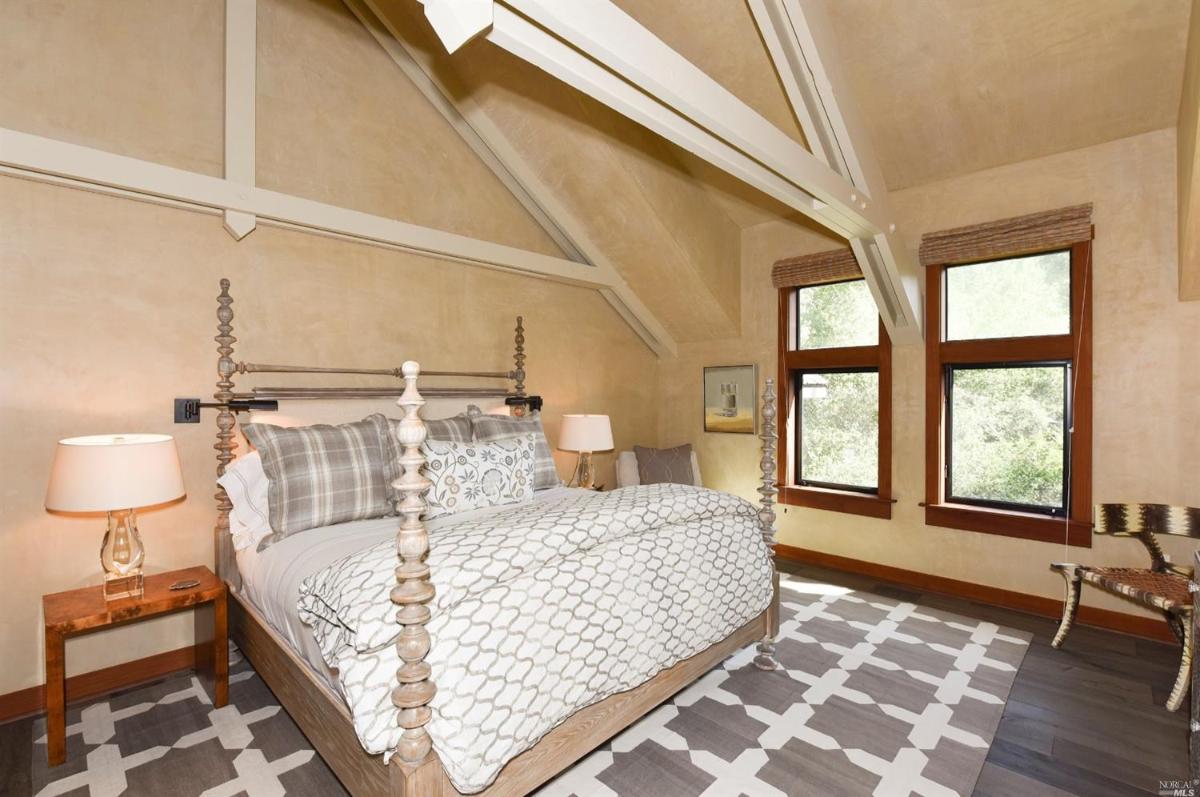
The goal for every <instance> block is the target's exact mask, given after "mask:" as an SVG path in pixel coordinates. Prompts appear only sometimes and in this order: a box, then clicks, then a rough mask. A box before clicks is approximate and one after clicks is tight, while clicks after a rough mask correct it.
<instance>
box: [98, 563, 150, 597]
mask: <svg viewBox="0 0 1200 797" xmlns="http://www.w3.org/2000/svg"><path fill="white" fill-rule="evenodd" d="M143 587H144V582H143V578H142V571H141V570H138V571H137V572H136V573H126V574H125V575H119V574H117V573H105V574H104V600H106V601H114V600H117V599H118V598H140V597H141V596H142V593H143V591H144V590H143Z"/></svg>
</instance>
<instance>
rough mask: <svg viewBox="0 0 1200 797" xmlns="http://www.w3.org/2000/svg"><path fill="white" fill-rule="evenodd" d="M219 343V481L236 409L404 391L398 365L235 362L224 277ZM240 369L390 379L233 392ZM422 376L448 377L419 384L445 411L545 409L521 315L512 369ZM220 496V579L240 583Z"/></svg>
mask: <svg viewBox="0 0 1200 797" xmlns="http://www.w3.org/2000/svg"><path fill="white" fill-rule="evenodd" d="M214 340H216V342H217V389H216V392H215V393H214V394H213V397H214V398H215V399H216V409H217V442H216V444H215V445H214V446H213V448H214V449H216V452H217V477H218V478H219V477H220V476H221V475H222V474H224V473H225V468H226V467H227V466H228V465H229V463H231V462H232V461H233V460H234V452H235V451H236V450H237V449H238V448H239V447H240V446H242V445H244V443H243V442H240V438H241V435H240V434H239V433H238V430H237V425H238V420H237V412H238V411H240V410H243V409H247V408H248V407H251V406H253V403H254V402H278V403H280V404H281V405H282V404H284V403H286V404H287V405H288V407H289V410H288V412H290V411H291V410H290V408H291V407H292V406H293V405H294V403H299V402H304V403H305V404H306V405H309V406H312V407H313V408H314V409H317V408H320V407H322V406H323V405H326V406H327V405H328V404H329V402H334V401H343V400H347V399H349V400H355V401H360V402H361V401H369V400H372V399H374V400H376V401H385V400H387V401H388V402H389V408H390V409H393V410H394V409H395V401H396V399H398V398H399V397H400V396H401V395H402V394H403V393H404V388H405V383H404V373H403V372H402V369H401V368H400V367H395V368H340V367H328V366H319V365H271V364H265V363H254V362H242V361H237V360H234V358H233V344H234V343H236V342H237V338H236V337H234V335H233V297H232V296H230V293H229V280H228V279H222V280H221V292H220V293H219V294H218V295H217V335H216V337H215V338H214ZM242 374H309V375H312V374H345V375H359V376H374V377H380V378H383V379H386V380H388V382H389V383H388V384H384V385H380V386H364V385H349V386H344V387H339V386H333V387H329V386H320V387H314V386H311V385H307V386H306V385H302V384H296V385H286V384H284V385H271V386H265V387H264V386H258V387H252V388H250V389H249V390H244V391H240V392H239V391H237V390H235V387H236V386H235V384H234V379H235V377H236V376H238V375H242ZM421 376H422V378H424V377H443V378H447V379H449V380H450V381H449V383H448V384H442V385H439V386H435V387H428V386H427V387H422V388H421V394H422V396H423V397H424V398H425V399H431V400H432V401H431V404H433V405H434V406H435V407H436V406H438V405H441V408H442V409H445V408H447V407H449V406H454V405H457V406H458V407H459V408H462V407H465V405H466V403H468V402H473V403H477V404H480V405H481V406H482V407H483V408H484V409H485V410H490V411H493V412H495V411H503V408H505V407H507V408H508V410H509V411H510V412H511V413H512V414H514V415H523V414H525V412H527V411H530V410H531V409H539V408H540V407H541V398H540V397H539V396H530V395H528V394H527V393H526V392H525V378H526V372H525V327H524V323H523V321H522V318H521V316H517V323H516V329H515V334H514V337H513V369H512V370H510V371H485V370H477V371H437V370H425V369H421ZM205 406H208V405H205ZM365 414H369V413H367V412H364V413H363V415H365ZM447 414H453V412H448V413H447ZM358 417H362V415H359V416H358ZM322 418H323V420H329V421H330V422H338V421H342V420H349V418H346V417H340V418H325V416H324V415H322ZM216 499H217V524H216V527H215V529H214V545H215V561H216V570H217V576H219V577H220V578H223V579H224V580H225V581H226V582H228V583H229V584H230V586H232V587H234V588H239V587H240V586H241V576H240V575H239V573H238V569H237V561H236V560H235V558H234V550H233V540H232V538H231V537H230V536H229V513H230V512H231V511H232V509H233V503H232V502H231V501H230V500H229V496H228V495H226V493H225V490H224V488H222V487H221V486H220V485H217V488H216Z"/></svg>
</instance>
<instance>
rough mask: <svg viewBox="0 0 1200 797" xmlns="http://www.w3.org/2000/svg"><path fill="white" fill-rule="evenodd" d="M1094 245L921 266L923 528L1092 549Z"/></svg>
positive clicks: (1085, 242) (1086, 242) (1086, 243)
mask: <svg viewBox="0 0 1200 797" xmlns="http://www.w3.org/2000/svg"><path fill="white" fill-rule="evenodd" d="M1090 248H1091V242H1090V241H1084V242H1082V243H1076V244H1074V245H1070V246H1068V247H1066V248H1063V249H1059V250H1056V251H1050V252H1041V253H1037V254H1030V255H1023V256H1020V257H1008V258H1003V259H992V260H985V261H981V262H973V263H965V264H945V265H934V266H931V267H929V268H928V269H927V270H926V301H927V304H928V306H927V308H926V319H927V328H926V380H927V383H926V393H927V395H926V400H927V402H928V407H927V415H926V436H927V439H926V507H925V520H926V522H927V523H929V524H930V525H935V526H948V527H951V528H960V529H968V530H972V531H983V532H989V533H994V534H1005V535H1009V536H1016V537H1024V538H1028V539H1039V540H1045V541H1058V542H1061V541H1062V540H1063V538H1064V534H1065V535H1066V536H1067V537H1068V540H1069V541H1071V543H1072V544H1083V545H1086V544H1088V541H1089V540H1090V533H1089V531H1088V520H1089V519H1090V517H1091V480H1090V471H1091V340H1090V328H1091V323H1090V312H1091V311H1090V304H1091V303H1090V300H1089V298H1088V296H1087V291H1086V268H1087V264H1088V259H1089V258H1090Z"/></svg>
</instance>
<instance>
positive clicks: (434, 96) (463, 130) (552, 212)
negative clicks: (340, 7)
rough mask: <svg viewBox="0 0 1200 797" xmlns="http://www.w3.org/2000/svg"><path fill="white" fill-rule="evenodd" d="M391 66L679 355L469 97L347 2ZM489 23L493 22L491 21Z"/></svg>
mask: <svg viewBox="0 0 1200 797" xmlns="http://www.w3.org/2000/svg"><path fill="white" fill-rule="evenodd" d="M343 2H344V3H345V5H346V6H347V7H348V8H349V9H350V11H351V12H352V13H353V14H354V15H355V16H356V17H358V19H359V21H360V22H362V24H363V26H364V27H365V28H366V29H367V31H368V32H369V33H370V34H371V36H372V37H374V38H375V40H376V41H377V42H378V43H379V45H380V46H381V47H383V49H384V51H385V52H387V54H388V55H389V56H390V57H391V59H392V61H393V62H394V63H395V64H396V66H398V67H399V68H400V70H401V71H402V72H403V73H404V74H405V75H406V76H407V77H408V78H409V79H410V80H411V81H412V82H413V84H414V85H415V86H416V87H417V89H418V90H419V91H420V92H421V93H422V94H423V95H424V96H425V97H426V99H428V100H429V102H430V103H431V104H432V105H433V106H434V108H436V109H437V110H438V112H439V113H441V114H442V116H443V117H444V118H445V119H446V121H447V122H449V123H450V125H451V126H452V127H453V128H454V129H455V131H457V132H458V134H459V135H460V136H461V137H462V139H463V141H464V142H466V144H467V146H469V147H470V148H471V150H472V151H473V152H474V153H475V154H476V155H478V156H479V158H480V159H481V160H482V161H483V163H484V164H485V165H486V166H487V167H488V168H489V169H491V171H492V172H493V173H494V174H495V175H496V177H497V178H498V179H499V180H500V181H501V182H502V183H503V184H504V185H505V187H507V188H508V190H509V191H510V192H511V193H512V195H513V196H514V197H515V198H516V199H517V201H518V202H520V203H521V205H522V206H523V207H524V208H525V209H526V210H527V211H528V212H529V213H530V215H531V216H533V218H534V219H535V220H536V221H537V222H538V224H539V225H540V226H541V227H542V229H544V230H545V231H546V233H547V234H548V235H549V236H550V237H551V238H552V239H553V240H554V242H555V243H556V244H558V246H559V248H561V249H562V250H563V252H565V253H566V254H567V256H568V257H570V258H572V259H573V260H578V261H579V262H581V263H585V264H588V265H591V266H593V267H594V268H596V269H597V270H598V271H599V275H600V278H601V279H603V280H605V282H606V283H607V284H608V285H609V286H610V287H608V288H607V289H605V290H602V291H601V294H602V295H603V296H604V298H605V300H606V301H608V302H609V304H611V305H612V306H613V308H614V309H616V311H617V312H618V313H619V314H620V315H621V317H622V318H624V319H625V321H626V322H627V323H629V324H630V326H631V327H633V329H634V331H635V332H637V334H638V335H639V337H641V338H642V340H643V341H644V342H645V343H646V345H647V346H648V347H649V348H650V349H651V350H652V351H654V352H655V354H657V355H659V356H668V355H669V356H674V355H675V353H676V352H677V350H678V347H677V345H676V343H675V340H674V339H673V338H672V336H671V334H670V332H668V331H667V329H666V327H665V326H663V324H662V322H660V321H659V320H658V319H657V318H656V317H655V316H654V314H653V313H652V312H651V311H650V309H649V308H648V307H646V305H645V304H644V303H643V302H642V301H641V300H640V299H639V298H638V297H637V295H636V294H635V293H634V291H633V289H632V288H631V287H630V286H629V285H628V283H626V282H625V280H624V279H623V278H622V277H621V276H620V273H619V272H618V270H617V268H616V266H615V265H614V264H613V263H612V261H611V260H609V259H608V258H607V257H606V256H605V254H604V252H603V251H602V250H601V248H600V247H598V246H597V245H596V244H595V243H593V242H592V240H591V239H590V237H589V236H588V234H587V231H586V228H585V227H584V225H583V224H581V223H580V222H579V220H578V219H577V218H576V217H575V215H574V214H573V213H571V212H570V211H569V210H568V209H567V207H566V206H565V205H564V204H563V203H562V202H561V201H560V200H559V199H558V197H557V195H556V194H555V193H554V191H553V190H551V189H550V187H549V186H548V185H546V183H545V182H544V181H543V180H542V179H541V178H540V177H539V176H538V174H537V172H536V170H535V169H533V168H532V167H531V166H530V165H529V164H528V162H527V161H526V160H525V159H524V157H522V156H521V154H520V153H519V152H518V151H517V149H516V147H514V146H513V145H512V143H511V142H510V141H509V139H508V137H507V135H505V133H504V132H503V131H502V130H501V129H500V128H499V127H498V126H497V125H496V124H495V123H494V122H493V121H492V120H491V118H490V117H489V116H488V115H487V113H486V112H485V111H484V110H483V108H482V107H480V106H479V104H478V103H477V102H475V100H474V99H472V98H471V96H470V95H466V96H464V97H461V98H457V99H456V98H455V94H454V92H452V91H451V90H450V88H449V87H448V86H446V85H445V84H444V83H443V82H442V80H441V79H440V78H439V77H438V75H437V71H436V69H435V68H434V64H433V61H432V59H431V58H430V57H429V56H428V55H427V54H425V53H422V52H421V51H419V50H416V49H414V48H412V47H410V46H408V45H407V44H406V43H405V41H404V39H403V37H402V36H401V34H400V32H399V31H398V30H397V29H396V27H395V26H394V25H393V24H392V22H391V21H390V20H389V19H388V18H387V16H386V15H385V14H384V13H383V12H382V11H381V10H380V9H379V7H378V6H377V5H376V4H375V2H373V0H343ZM489 19H490V17H489Z"/></svg>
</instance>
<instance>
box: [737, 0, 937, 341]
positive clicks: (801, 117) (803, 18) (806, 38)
mask: <svg viewBox="0 0 1200 797" xmlns="http://www.w3.org/2000/svg"><path fill="white" fill-rule="evenodd" d="M747 2H748V4H749V6H750V11H751V13H752V14H753V15H754V20H755V23H756V24H757V25H758V30H759V33H760V34H761V35H762V37H763V41H764V42H765V43H766V45H767V51H768V53H769V54H770V56H771V60H772V62H773V63H774V65H775V71H776V72H777V73H778V75H779V79H780V82H781V83H782V84H783V87H784V91H785V93H786V94H787V97H788V102H789V103H790V104H791V106H792V111H793V112H794V113H795V115H796V119H797V120H798V121H799V122H800V127H801V129H802V130H803V131H804V136H805V138H806V139H807V140H808V142H809V146H811V147H812V150H813V154H814V155H816V156H817V157H819V158H820V159H821V160H822V161H824V162H825V163H827V164H829V166H830V167H831V168H833V169H834V170H835V171H836V172H837V173H838V174H840V175H841V176H842V177H843V178H844V179H845V180H846V181H847V182H849V183H850V184H852V185H854V186H855V187H857V188H859V189H860V190H862V191H863V192H864V193H866V194H869V195H870V196H871V197H873V198H874V204H875V207H876V209H877V210H879V211H880V212H881V213H882V214H883V215H884V216H886V217H890V216H891V211H890V208H889V207H888V196H887V186H886V184H885V183H884V181H883V175H882V172H881V171H880V169H879V167H878V164H877V162H876V161H875V158H874V155H873V153H872V151H871V149H870V147H869V145H868V144H867V141H866V135H865V131H863V130H862V129H861V126H859V125H857V124H855V123H854V120H853V119H851V118H848V116H849V115H850V114H849V113H848V112H849V111H851V110H852V108H851V107H850V106H846V107H845V108H843V106H842V105H841V104H840V103H839V102H838V97H839V96H846V90H845V88H844V86H841V85H839V81H838V79H837V76H836V74H835V73H834V72H833V71H832V70H830V69H829V68H827V67H828V63H829V60H828V59H825V60H822V58H821V55H820V49H821V48H820V47H818V44H817V42H818V40H820V41H824V42H826V43H828V42H829V41H831V33H830V31H829V28H828V23H827V21H826V20H825V18H824V15H823V14H821V13H820V10H819V8H818V7H817V6H816V4H814V3H812V2H808V1H807V0H747ZM826 49H827V50H828V47H827V48H826ZM850 247H851V249H852V250H853V251H854V256H855V259H857V261H858V265H859V268H860V269H861V270H862V272H863V276H864V277H865V278H866V281H867V284H868V285H869V286H870V288H871V293H872V294H873V295H874V297H875V302H876V304H877V305H878V306H879V310H880V315H881V317H882V318H883V320H884V323H885V324H886V326H887V327H888V332H889V333H890V334H891V336H892V340H893V341H895V342H898V343H906V342H907V343H916V342H919V341H920V339H921V319H922V314H921V312H920V307H921V297H920V287H919V280H918V276H917V275H918V266H917V264H916V262H915V261H914V260H913V257H912V254H911V253H910V252H908V251H907V250H906V248H905V247H904V245H903V243H902V242H901V241H900V240H899V239H898V238H897V237H896V235H895V231H894V227H893V226H892V225H890V224H889V226H888V227H887V229H883V230H879V231H877V232H876V233H874V234H872V235H869V236H862V237H860V238H858V239H855V238H851V240H850Z"/></svg>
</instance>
